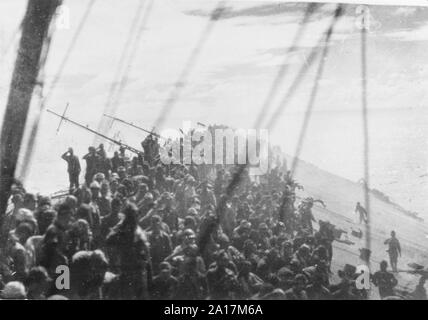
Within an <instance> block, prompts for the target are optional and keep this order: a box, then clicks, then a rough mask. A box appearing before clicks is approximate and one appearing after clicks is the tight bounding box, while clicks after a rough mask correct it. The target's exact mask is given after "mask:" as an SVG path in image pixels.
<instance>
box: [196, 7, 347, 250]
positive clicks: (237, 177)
mask: <svg viewBox="0 0 428 320" xmlns="http://www.w3.org/2000/svg"><path fill="white" fill-rule="evenodd" d="M341 14H342V5H341V4H338V5H337V7H336V10H335V13H334V18H333V20H332V22H331V24H330V26H329V28H328V29H327V32H326V35H325V37H324V36H323V37H322V38H321V39H320V41H319V42H318V44H317V46H315V47H314V48H313V49H312V52H311V54H310V56H309V58H308V60H307V62H306V63H305V64H304V65H303V67H302V68H301V69H300V72H299V74H298V75H297V78H296V79H295V81H294V82H293V84H292V86H291V87H290V88H289V90H288V92H287V93H286V95H285V97H286V98H287V99H283V100H282V103H281V104H280V105H279V108H281V107H282V106H283V105H284V103H285V102H286V101H287V100H288V98H290V97H291V96H292V95H293V94H294V92H295V91H296V89H297V88H298V86H299V85H300V82H301V80H302V79H303V76H304V74H306V71H307V69H308V68H309V67H310V66H311V65H312V63H313V61H314V59H315V57H316V56H317V52H318V46H319V45H320V44H322V43H324V41H325V39H329V38H330V36H331V34H332V31H333V27H334V25H335V24H336V22H337V20H338V18H339V17H340V16H341ZM276 113H278V111H277V112H276ZM259 122H260V120H259V119H256V122H255V123H256V126H255V127H258V126H259ZM269 123H270V125H271V126H270V127H268V129H272V128H273V127H274V125H275V124H276V121H272V120H271V121H269ZM235 167H236V171H235V173H234V174H233V176H232V180H231V181H230V183H229V184H228V185H227V187H226V191H225V197H223V198H222V199H221V200H220V201H219V205H218V206H217V210H216V214H217V223H218V222H219V219H220V216H221V215H222V210H224V206H225V204H226V202H227V201H228V199H230V197H231V195H232V194H233V192H234V191H235V189H236V188H237V187H238V186H239V184H240V183H241V180H242V177H243V173H244V172H245V170H246V169H247V168H248V163H245V164H240V165H237V166H235ZM204 238H207V236H205V237H204ZM199 250H200V252H203V250H204V247H202V248H201V247H200V248H199Z"/></svg>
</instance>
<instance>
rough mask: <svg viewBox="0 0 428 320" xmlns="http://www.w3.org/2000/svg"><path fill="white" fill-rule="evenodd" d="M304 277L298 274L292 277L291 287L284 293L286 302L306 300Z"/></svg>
mask: <svg viewBox="0 0 428 320" xmlns="http://www.w3.org/2000/svg"><path fill="white" fill-rule="evenodd" d="M306 282H307V280H306V277H305V276H304V275H303V274H298V275H296V276H295V277H294V282H293V286H292V287H291V288H290V289H288V290H287V291H285V297H286V299H287V300H308V295H307V293H306V290H305V288H306Z"/></svg>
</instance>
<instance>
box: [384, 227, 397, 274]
mask: <svg viewBox="0 0 428 320" xmlns="http://www.w3.org/2000/svg"><path fill="white" fill-rule="evenodd" d="M384 244H387V245H388V250H387V252H388V254H389V261H390V263H391V268H392V271H394V272H397V260H398V255H400V258H401V246H400V241H398V239H397V238H396V237H395V231H391V238H389V239H387V240H385V242H384Z"/></svg>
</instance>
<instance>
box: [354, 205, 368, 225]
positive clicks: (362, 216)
mask: <svg viewBox="0 0 428 320" xmlns="http://www.w3.org/2000/svg"><path fill="white" fill-rule="evenodd" d="M355 213H358V214H359V215H360V224H361V223H362V222H363V221H364V222H365V223H367V220H368V219H367V210H366V209H364V207H363V206H362V205H361V204H360V203H359V202H357V206H356V207H355Z"/></svg>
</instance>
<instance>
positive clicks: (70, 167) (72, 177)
mask: <svg viewBox="0 0 428 320" xmlns="http://www.w3.org/2000/svg"><path fill="white" fill-rule="evenodd" d="M61 158H62V159H64V160H65V161H66V162H67V171H68V178H69V181H70V193H71V192H72V191H73V190H74V189H75V188H76V189H77V188H79V175H80V161H79V158H78V157H77V156H76V155H74V152H73V148H68V150H67V152H65V153H64V154H63V155H62V156H61Z"/></svg>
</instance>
